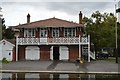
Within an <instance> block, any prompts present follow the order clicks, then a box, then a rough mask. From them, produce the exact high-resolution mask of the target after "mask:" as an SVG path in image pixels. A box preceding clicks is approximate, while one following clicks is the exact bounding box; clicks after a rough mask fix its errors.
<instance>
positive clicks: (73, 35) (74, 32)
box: [64, 27, 76, 37]
mask: <svg viewBox="0 0 120 80" xmlns="http://www.w3.org/2000/svg"><path fill="white" fill-rule="evenodd" d="M69 30H70V31H71V34H69ZM66 31H67V32H66ZM66 33H67V35H66ZM75 36H76V28H73V27H72V28H70V27H68V28H64V37H75Z"/></svg>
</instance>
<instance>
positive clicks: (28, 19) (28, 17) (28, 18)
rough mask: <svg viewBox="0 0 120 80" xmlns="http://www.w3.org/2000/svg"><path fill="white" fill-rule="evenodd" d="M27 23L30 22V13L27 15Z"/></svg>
mask: <svg viewBox="0 0 120 80" xmlns="http://www.w3.org/2000/svg"><path fill="white" fill-rule="evenodd" d="M27 23H30V14H29V13H28V15H27Z"/></svg>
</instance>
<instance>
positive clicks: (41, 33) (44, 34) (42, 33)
mask: <svg viewBox="0 0 120 80" xmlns="http://www.w3.org/2000/svg"><path fill="white" fill-rule="evenodd" d="M47 33H48V32H47V28H40V37H47V36H48V35H47Z"/></svg>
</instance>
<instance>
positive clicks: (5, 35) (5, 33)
mask: <svg viewBox="0 0 120 80" xmlns="http://www.w3.org/2000/svg"><path fill="white" fill-rule="evenodd" d="M12 38H14V32H13V31H12V29H11V28H6V26H5V19H4V18H2V39H12Z"/></svg>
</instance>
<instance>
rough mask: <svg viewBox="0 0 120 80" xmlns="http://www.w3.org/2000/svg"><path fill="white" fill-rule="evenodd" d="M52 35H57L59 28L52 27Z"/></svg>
mask: <svg viewBox="0 0 120 80" xmlns="http://www.w3.org/2000/svg"><path fill="white" fill-rule="evenodd" d="M52 36H53V37H59V28H53V29H52Z"/></svg>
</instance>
